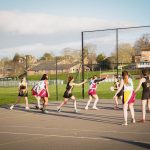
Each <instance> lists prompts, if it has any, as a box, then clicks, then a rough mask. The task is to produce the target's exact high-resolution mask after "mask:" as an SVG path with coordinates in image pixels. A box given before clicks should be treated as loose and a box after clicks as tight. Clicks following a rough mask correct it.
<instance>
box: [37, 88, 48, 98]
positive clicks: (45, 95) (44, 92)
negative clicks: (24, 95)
mask: <svg viewBox="0 0 150 150" xmlns="http://www.w3.org/2000/svg"><path fill="white" fill-rule="evenodd" d="M38 96H40V97H48V93H47V91H46V90H45V89H43V90H42V91H41V92H40V93H39V94H38Z"/></svg>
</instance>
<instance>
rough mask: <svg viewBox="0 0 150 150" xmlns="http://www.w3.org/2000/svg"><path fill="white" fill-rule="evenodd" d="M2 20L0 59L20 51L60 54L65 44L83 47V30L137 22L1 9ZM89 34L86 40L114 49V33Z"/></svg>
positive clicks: (74, 47) (35, 54)
mask: <svg viewBox="0 0 150 150" xmlns="http://www.w3.org/2000/svg"><path fill="white" fill-rule="evenodd" d="M0 20H1V21H0V39H1V43H0V52H1V53H0V58H2V57H5V56H8V57H13V56H14V54H15V53H17V52H18V53H20V54H31V55H34V56H36V57H41V56H42V55H43V53H45V52H53V53H54V54H55V55H60V54H61V52H62V50H63V49H64V48H66V47H69V48H72V49H81V33H80V32H81V31H85V30H97V29H106V28H116V27H127V26H133V25H134V24H133V23H131V22H115V21H114V22H111V21H108V20H101V19H98V18H86V17H75V16H73V17H66V16H54V15H49V14H46V13H30V12H20V11H0ZM114 35H115V34H113V36H114ZM86 36H87V37H88V36H89V37H88V38H89V40H88V41H87V42H92V43H94V41H96V42H97V43H98V42H99V43H103V46H99V47H102V48H101V49H104V50H106V49H105V48H103V47H105V45H107V46H106V48H107V49H108V50H109V49H112V43H114V42H113V41H112V37H111V36H112V35H111V34H109V33H108V35H105V34H100V35H92V36H91V35H90V34H89V35H86V34H85V38H86ZM90 36H91V39H90ZM99 38H100V39H99ZM92 39H93V40H92Z"/></svg>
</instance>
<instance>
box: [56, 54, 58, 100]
mask: <svg viewBox="0 0 150 150" xmlns="http://www.w3.org/2000/svg"><path fill="white" fill-rule="evenodd" d="M56 100H57V101H58V77H57V57H56Z"/></svg>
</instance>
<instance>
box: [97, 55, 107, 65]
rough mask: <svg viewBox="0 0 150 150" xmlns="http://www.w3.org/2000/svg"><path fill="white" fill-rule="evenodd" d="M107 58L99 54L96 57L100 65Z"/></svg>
mask: <svg viewBox="0 0 150 150" xmlns="http://www.w3.org/2000/svg"><path fill="white" fill-rule="evenodd" d="M105 58H106V56H105V55H104V54H99V55H98V56H97V57H96V61H97V63H100V62H101V61H103V60H104V59H105Z"/></svg>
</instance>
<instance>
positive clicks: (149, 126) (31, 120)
mask: <svg viewBox="0 0 150 150" xmlns="http://www.w3.org/2000/svg"><path fill="white" fill-rule="evenodd" d="M86 102H87V101H86V100H84V101H78V102H77V106H78V108H79V109H80V111H79V112H78V113H75V112H74V109H73V102H72V101H70V102H68V104H67V105H65V106H64V107H62V111H61V112H59V113H58V112H57V111H56V110H57V106H58V105H59V104H60V102H49V106H48V107H47V109H48V111H49V112H48V114H43V113H41V111H40V110H36V109H35V106H34V104H30V107H31V109H30V110H29V111H25V110H24V105H23V104H20V105H17V107H16V108H15V109H13V110H9V105H8V106H1V107H0V150H100V149H101V150H103V149H114V150H117V149H122V150H123V149H128V150H130V149H131V150H142V149H150V121H149V120H150V113H147V114H146V119H147V121H146V122H145V123H138V122H136V123H135V124H133V123H131V122H130V120H131V116H130V112H129V113H128V124H129V125H128V126H122V125H121V124H122V123H123V111H122V105H121V104H120V109H119V110H114V109H113V107H114V101H113V100H100V101H99V103H98V105H97V106H98V108H99V110H93V109H92V104H93V103H92V104H91V105H90V107H89V110H84V107H85V105H86ZM140 102H141V101H140V100H137V101H136V103H135V105H134V108H135V118H136V120H137V121H138V120H140V119H141V105H140Z"/></svg>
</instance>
